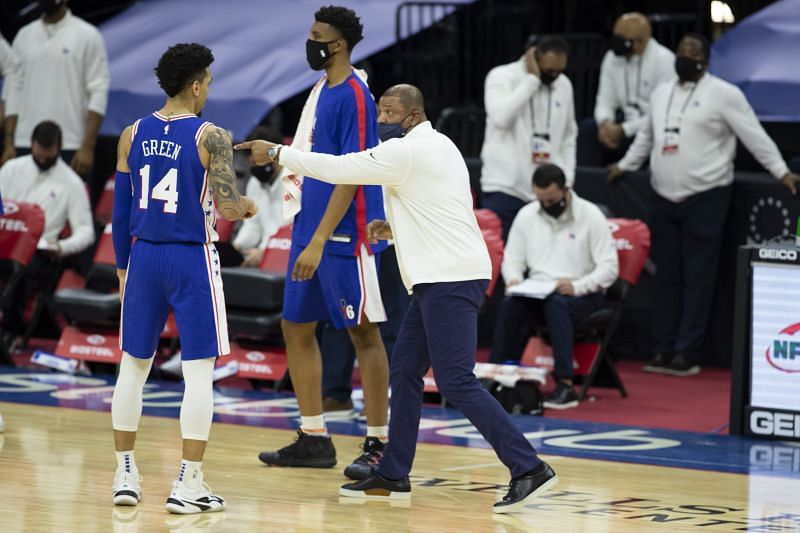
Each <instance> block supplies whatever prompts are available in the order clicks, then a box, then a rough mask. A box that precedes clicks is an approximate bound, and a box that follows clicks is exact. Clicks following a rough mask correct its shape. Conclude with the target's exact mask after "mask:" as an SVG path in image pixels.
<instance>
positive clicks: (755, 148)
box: [722, 87, 789, 179]
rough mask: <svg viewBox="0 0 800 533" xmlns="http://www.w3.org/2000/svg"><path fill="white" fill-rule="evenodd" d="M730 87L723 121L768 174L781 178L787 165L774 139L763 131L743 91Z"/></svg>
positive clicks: (724, 107) (786, 171) (787, 169)
mask: <svg viewBox="0 0 800 533" xmlns="http://www.w3.org/2000/svg"><path fill="white" fill-rule="evenodd" d="M730 89H731V90H730V91H729V93H728V95H727V98H726V101H725V103H724V105H723V106H722V109H723V113H724V115H725V121H726V122H727V123H728V125H729V126H730V127H731V129H732V130H733V132H734V133H735V134H736V136H737V137H739V140H741V141H742V144H744V145H745V146H746V147H747V149H748V150H750V153H751V154H753V156H754V157H755V158H756V159H757V160H758V162H759V163H761V165H762V166H763V167H764V168H765V169H767V171H768V172H769V173H770V174H772V175H773V176H775V177H776V178H778V179H780V178H782V177H783V176H785V175H786V174H787V173H788V172H789V167H788V166H787V165H786V162H785V161H784V160H783V156H781V153H780V151H779V150H778V147H777V146H776V145H775V141H773V140H772V139H771V138H770V137H769V135H767V132H766V131H764V128H763V126H761V123H760V122H759V121H758V117H756V114H755V111H753V108H752V107H751V106H750V102H748V101H747V98H745V96H744V93H742V91H741V90H739V88H738V87H731V88H730Z"/></svg>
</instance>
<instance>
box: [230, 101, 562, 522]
mask: <svg viewBox="0 0 800 533" xmlns="http://www.w3.org/2000/svg"><path fill="white" fill-rule="evenodd" d="M384 105H391V106H393V107H394V108H395V109H394V111H395V112H394V113H392V116H394V117H397V124H400V128H398V129H399V131H398V135H401V137H400V138H395V139H391V140H388V141H387V142H384V143H382V144H380V145H378V146H376V147H375V148H372V149H370V150H367V151H365V152H359V153H355V154H348V155H343V156H332V155H327V154H318V153H311V152H301V151H299V150H295V149H292V148H289V147H280V146H275V145H270V144H269V143H265V142H263V141H254V142H251V143H244V144H243V145H239V146H237V149H242V148H250V149H252V150H253V156H254V158H255V160H256V162H257V163H259V164H262V163H264V162H266V161H267V160H268V158H267V153H268V152H267V150H269V154H270V155H269V157H270V158H272V159H273V160H278V161H279V162H280V163H281V164H282V165H284V166H285V167H287V168H288V169H289V170H291V171H293V172H297V173H300V174H304V175H306V176H310V177H313V178H316V179H319V180H323V181H327V182H329V183H334V184H339V183H341V184H373V185H383V186H384V187H385V192H384V194H385V197H386V214H387V216H388V219H389V223H388V224H387V223H386V222H385V221H372V222H370V225H369V228H368V233H369V236H370V238H371V239H375V238H380V239H386V238H391V237H393V238H394V241H395V248H396V250H397V258H398V262H399V264H400V271H401V273H402V277H403V282H404V283H405V285H406V287H407V288H408V289H409V290H410V291H413V295H414V297H413V300H412V303H411V305H410V307H409V310H408V313H407V314H406V317H405V319H404V321H403V325H402V327H401V329H400V333H399V335H398V338H397V342H396V343H395V347H394V352H393V355H392V358H391V365H392V372H391V383H392V399H391V411H392V416H391V419H390V421H389V445H388V447H387V448H386V452H385V455H384V456H383V459H382V460H381V462H380V464H379V466H378V467H377V469H376V470H375V471H373V474H372V475H371V476H369V477H367V478H366V479H364V480H362V481H358V482H356V483H351V484H347V485H344V486H343V487H342V489H341V490H340V494H341V495H343V496H350V497H356V498H363V497H367V498H371V499H381V498H386V499H407V498H408V497H409V496H410V492H411V487H410V485H409V481H408V473H409V472H410V470H411V465H412V462H413V460H414V453H415V448H416V440H417V432H418V429H419V420H420V409H421V407H422V392H423V390H422V389H423V387H422V385H423V382H422V378H423V376H424V375H425V373H426V372H427V370H428V368H429V367H430V366H432V367H433V371H434V375H435V377H436V384H437V386H438V388H439V391H440V392H441V393H442V395H443V396H444V397H445V398H447V399H448V401H450V402H451V403H452V404H453V405H455V406H456V407H457V408H458V409H460V410H461V411H462V412H463V413H464V414H465V415H466V417H467V418H468V419H469V420H470V422H472V423H473V425H475V427H476V428H478V430H479V431H480V432H481V433H482V434H483V436H484V437H485V438H486V440H487V441H489V443H490V444H491V445H492V447H493V448H494V449H495V451H496V452H497V454H498V456H499V457H500V460H501V461H502V462H503V463H504V464H505V465H506V466H507V467H508V468H509V470H510V471H511V477H512V479H511V485H510V488H509V491H508V494H507V495H506V496H505V498H503V500H501V501H500V502H497V503H496V504H495V507H494V511H495V512H510V511H514V510H517V509H519V508H521V507H523V506H524V505H525V502H526V501H527V500H529V499H530V498H533V497H535V496H536V495H538V494H539V493H541V492H543V491H544V490H546V489H547V488H549V487H550V486H552V485H553V484H554V483H555V480H557V479H558V478H557V477H556V475H555V473H554V472H553V471H552V469H550V467H549V466H547V464H545V463H543V462H542V461H541V460H540V459H539V458H538V457H537V456H536V452H535V450H534V449H533V447H532V446H531V445H530V443H529V442H528V441H527V440H526V439H525V437H524V436H523V435H522V433H521V432H520V431H519V429H517V427H516V426H515V425H514V423H513V422H512V421H511V419H510V418H509V416H508V415H507V414H506V412H505V411H504V410H503V408H502V407H501V406H500V404H499V403H498V402H497V400H496V399H494V398H493V397H492V396H491V395H490V394H489V393H488V392H487V391H486V390H485V389H484V388H483V387H482V386H481V385H480V384H479V383H478V381H477V379H476V378H475V375H474V374H473V372H472V371H473V368H474V366H475V349H476V346H477V314H478V307H479V305H480V304H481V302H482V301H483V298H484V295H485V292H486V288H487V285H488V280H489V278H490V276H491V271H492V267H491V263H490V261H489V253H488V251H487V249H486V244H485V242H484V240H483V236H482V235H481V232H480V229H479V228H478V223H477V221H476V220H475V215H474V213H473V211H472V198H471V195H470V191H469V173H468V172H467V166H466V164H465V163H464V159H463V157H462V156H461V153H460V152H459V151H458V148H456V146H455V145H454V144H453V142H452V141H451V140H450V139H448V138H447V137H446V136H444V135H442V134H441V133H439V132H437V131H436V130H434V129H433V127H432V126H431V123H430V122H428V120H427V118H426V117H425V111H424V105H423V99H422V93H421V92H420V91H419V89H417V88H416V87H413V86H410V85H398V86H395V87H392V88H390V89H389V90H387V91H386V92H385V93H384V95H383V97H382V98H381V107H382V108H383V106H384ZM383 112H384V110H383V109H382V113H383Z"/></svg>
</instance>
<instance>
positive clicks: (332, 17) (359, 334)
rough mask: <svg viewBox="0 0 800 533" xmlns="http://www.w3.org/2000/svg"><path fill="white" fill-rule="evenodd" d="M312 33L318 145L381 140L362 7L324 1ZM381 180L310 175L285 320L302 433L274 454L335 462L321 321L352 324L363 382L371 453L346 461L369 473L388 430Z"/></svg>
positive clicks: (309, 45) (329, 147)
mask: <svg viewBox="0 0 800 533" xmlns="http://www.w3.org/2000/svg"><path fill="white" fill-rule="evenodd" d="M314 18H315V22H314V24H313V25H312V26H311V31H310V39H309V40H308V41H307V42H306V52H307V57H308V62H309V65H310V66H311V68H312V69H314V70H322V69H324V70H325V74H326V78H325V81H324V83H323V84H322V87H321V90H320V93H319V100H318V102H317V106H316V110H315V111H316V113H315V121H314V127H313V132H312V135H313V141H312V148H311V150H312V151H313V152H320V153H326V154H333V155H340V154H347V153H350V152H358V151H360V150H363V149H366V148H371V147H373V146H376V145H377V144H378V131H377V116H376V114H377V112H376V105H375V101H374V100H373V98H372V95H371V94H370V92H369V88H368V87H367V85H366V83H364V81H362V79H361V78H360V77H359V76H358V74H357V73H356V72H355V71H354V69H353V67H352V66H351V64H350V53H351V51H352V49H353V47H354V46H355V45H356V43H358V42H359V41H360V40H361V38H362V30H363V27H362V25H361V22H360V20H359V18H358V16H356V14H355V13H354V12H353V11H352V10H350V9H347V8H343V7H335V6H329V7H323V8H321V9H320V10H319V11H317V12H316V13H315V14H314ZM383 214H384V211H383V192H382V189H381V188H380V187H377V186H350V185H346V186H341V185H340V186H335V187H334V186H332V185H329V184H327V183H323V182H322V181H318V180H315V179H312V178H304V181H303V188H302V197H301V210H300V212H299V213H298V214H297V215H296V216H295V219H294V227H293V234H292V248H291V253H290V259H289V271H288V272H289V274H290V275H288V276H287V280H286V289H285V293H284V304H283V322H282V329H283V335H284V339H285V341H286V351H287V355H288V362H289V372H290V374H291V378H292V384H293V385H294V390H295V394H296V395H297V402H298V404H299V407H300V414H301V421H300V429H299V431H298V439H297V440H296V441H295V442H294V443H293V444H291V445H289V446H286V447H285V448H282V449H280V450H278V451H269V452H262V453H261V454H259V458H260V459H261V461H263V462H264V463H266V464H269V465H276V466H298V467H316V468H330V467H333V466H334V465H336V450H335V448H334V446H333V442H332V441H331V438H330V436H329V435H328V432H327V429H326V426H325V421H324V418H323V409H322V390H321V389H322V360H321V357H320V351H319V345H318V344H317V339H316V337H315V330H316V327H317V322H318V321H325V320H330V321H331V322H332V323H333V325H334V326H335V327H336V328H337V329H343V328H347V331H348V333H349V334H350V339H351V340H352V341H353V346H354V347H355V349H356V356H357V357H358V362H359V368H360V370H361V378H362V383H363V385H364V400H365V403H366V407H365V411H366V415H367V438H366V440H365V442H364V450H363V453H362V454H361V455H360V456H359V457H358V458H357V459H356V460H355V461H354V462H353V464H351V465H350V466H348V467H347V469H346V470H345V475H347V476H348V477H351V478H354V479H361V478H363V477H366V476H367V475H369V473H370V468H371V466H372V465H373V464H375V463H376V462H377V461H378V460H379V459H380V457H381V456H382V453H383V447H384V444H385V442H386V441H387V440H388V437H387V435H388V426H387V423H388V386H389V365H388V360H387V357H386V350H385V348H384V346H383V341H382V340H381V336H380V331H379V329H378V324H377V323H378V322H382V321H385V320H386V315H385V312H384V309H383V302H382V301H381V296H380V289H379V287H378V275H377V264H376V263H377V259H378V254H379V252H381V251H383V250H384V249H385V248H386V243H385V242H383V243H381V244H379V245H375V244H370V243H369V242H368V240H367V238H366V227H367V223H368V222H369V221H371V220H375V219H381V217H382V216H383Z"/></svg>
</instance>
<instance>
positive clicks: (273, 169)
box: [233, 126, 289, 267]
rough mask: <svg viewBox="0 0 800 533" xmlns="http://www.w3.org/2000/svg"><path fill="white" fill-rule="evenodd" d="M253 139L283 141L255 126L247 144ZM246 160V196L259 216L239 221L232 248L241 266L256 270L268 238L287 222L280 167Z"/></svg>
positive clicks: (270, 129)
mask: <svg viewBox="0 0 800 533" xmlns="http://www.w3.org/2000/svg"><path fill="white" fill-rule="evenodd" d="M256 139H260V140H263V141H269V142H271V143H280V142H281V141H282V140H283V138H282V136H281V134H280V133H278V132H277V131H275V130H274V129H272V128H268V127H266V126H258V127H256V128H255V129H254V130H253V131H252V132H251V133H250V135H249V136H248V137H247V140H248V141H254V140H256ZM248 158H249V163H250V169H249V170H250V178H249V179H248V180H247V186H246V187H247V188H246V192H245V194H247V196H249V197H250V198H252V199H253V201H254V202H255V203H256V205H257V206H258V214H257V215H256V216H254V217H252V218H248V219H246V220H245V221H244V222H242V226H241V228H239V232H238V233H237V234H236V237H235V238H234V239H233V247H234V248H236V250H237V251H238V252H239V253H240V254H242V256H243V257H244V261H243V262H242V266H244V267H258V266H259V265H260V264H261V258H262V257H263V256H264V249H265V248H266V247H267V244H268V243H269V240H270V238H272V236H273V235H275V233H276V232H277V231H278V230H279V229H280V228H281V227H282V226H284V225H286V224H288V223H289V221H288V220H286V219H284V218H283V206H282V204H283V186H282V185H281V182H280V180H278V179H277V178H278V176H279V175H280V173H281V168H282V167H281V166H280V165H279V164H278V163H269V164H267V165H265V166H259V165H257V164H256V163H255V161H253V157H252V155H248Z"/></svg>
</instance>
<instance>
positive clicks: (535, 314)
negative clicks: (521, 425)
mask: <svg viewBox="0 0 800 533" xmlns="http://www.w3.org/2000/svg"><path fill="white" fill-rule="evenodd" d="M533 191H534V192H535V194H536V197H537V201H536V202H532V203H530V204H528V205H526V206H525V207H523V208H522V209H521V210H520V212H519V214H517V218H516V219H515V220H514V224H513V225H512V226H511V233H510V234H509V236H508V243H507V244H506V248H505V255H504V257H503V279H504V280H505V282H506V286H507V287H509V288H510V287H513V286H515V285H517V284H519V283H520V282H522V281H523V280H525V279H526V272H527V278H530V279H535V280H540V281H547V282H550V283H552V284H553V286H554V287H555V289H554V290H553V292H552V293H551V294H549V295H547V296H546V297H545V298H543V299H539V298H527V297H515V296H510V297H508V296H507V297H506V298H505V299H504V300H503V303H502V304H501V306H500V311H499V313H498V316H497V326H496V327H495V335H494V342H493V346H492V356H491V362H492V363H504V362H506V361H515V362H517V363H518V362H519V360H520V358H521V357H522V352H523V351H524V349H525V345H526V344H527V342H528V338H529V337H530V336H531V333H532V330H533V327H534V326H535V325H536V324H537V323H538V324H541V323H542V322H544V323H545V324H546V325H547V328H548V332H549V333H550V338H551V344H552V346H553V358H554V359H555V369H554V372H553V374H554V377H555V379H556V381H557V387H556V390H555V391H554V392H553V394H551V395H550V397H548V399H547V401H546V402H545V406H546V407H550V408H553V409H567V408H570V407H576V406H577V405H578V396H577V394H576V393H575V391H574V390H573V388H572V378H573V375H574V371H573V365H572V351H573V347H574V335H575V324H576V323H577V322H578V321H580V320H581V319H582V318H584V317H585V316H587V315H589V314H590V313H592V312H593V311H596V310H597V309H599V308H600V306H601V305H602V304H603V300H604V296H603V292H604V291H605V289H607V288H608V287H610V286H611V284H613V283H614V281H615V280H616V279H617V275H618V273H619V262H618V259H617V250H616V247H615V246H614V240H613V238H612V236H611V230H610V229H609V227H608V222H607V221H606V217H605V216H604V215H603V213H602V212H601V211H600V209H599V208H598V207H597V206H596V205H594V204H592V203H591V202H588V201H586V200H584V199H582V198H580V197H578V195H577V194H575V192H574V191H572V190H571V189H570V188H569V187H567V186H566V180H565V177H564V172H563V171H562V170H561V169H560V168H558V167H557V166H555V165H542V166H540V167H539V168H537V169H536V172H535V173H534V174H533Z"/></svg>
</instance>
